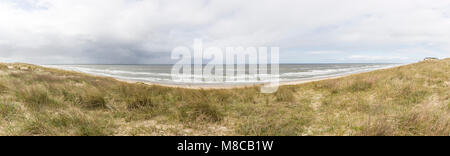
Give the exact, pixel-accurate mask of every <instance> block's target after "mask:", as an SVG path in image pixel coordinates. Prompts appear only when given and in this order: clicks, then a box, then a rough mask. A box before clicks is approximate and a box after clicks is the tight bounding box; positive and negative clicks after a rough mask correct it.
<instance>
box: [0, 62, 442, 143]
mask: <svg viewBox="0 0 450 156" xmlns="http://www.w3.org/2000/svg"><path fill="white" fill-rule="evenodd" d="M449 85H450V59H445V60H439V61H427V62H420V63H416V64H411V65H407V66H401V67H397V68H392V69H385V70H378V71H373V72H369V73H362V74H356V75H351V76H347V77H343V78H338V79H330V80H323V81H318V82H312V83H305V84H300V85H292V86H282V87H280V89H279V91H278V92H277V93H274V94H262V93H260V92H259V88H258V87H249V88H244V89H217V90H193V89H182V88H169V87H161V86H150V85H145V84H140V83H135V84H132V83H126V82H121V81H117V80H114V79H112V78H105V77H95V76H90V75H86V74H82V73H76V72H70V71H63V70H56V69H49V68H44V67H39V66H34V65H29V64H0V135H88V136H92V135H94V136H97V135H445V136H448V135H450V87H449Z"/></svg>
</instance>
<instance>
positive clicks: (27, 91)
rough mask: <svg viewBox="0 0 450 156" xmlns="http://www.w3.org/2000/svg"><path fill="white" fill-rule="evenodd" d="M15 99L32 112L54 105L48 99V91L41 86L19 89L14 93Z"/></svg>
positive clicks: (52, 101) (49, 98) (51, 100)
mask: <svg viewBox="0 0 450 156" xmlns="http://www.w3.org/2000/svg"><path fill="white" fill-rule="evenodd" d="M16 97H17V98H18V99H19V101H23V102H24V103H25V104H26V106H27V107H28V108H31V109H33V110H40V109H41V108H43V107H46V106H49V105H53V104H55V103H56V101H55V100H54V99H52V98H51V97H50V95H49V92H48V90H47V89H46V88H45V87H43V86H30V87H25V88H22V89H19V90H18V91H17V92H16Z"/></svg>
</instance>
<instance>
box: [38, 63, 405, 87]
mask: <svg viewBox="0 0 450 156" xmlns="http://www.w3.org/2000/svg"><path fill="white" fill-rule="evenodd" d="M397 65H398V64H316V65H314V64H313V65H301V64H300V65H280V75H264V76H274V77H279V79H280V81H285V82H286V81H298V80H305V79H319V78H326V77H333V76H341V75H346V74H353V73H360V72H367V71H372V70H377V69H383V68H389V67H393V66H397ZM45 66H46V67H51V68H59V69H64V70H71V71H77V72H83V73H88V74H93V75H99V76H108V77H114V78H118V79H124V80H133V81H143V82H154V83H165V84H176V83H177V82H175V81H173V80H172V75H171V74H170V69H171V66H170V65H45ZM260 76H261V75H248V74H246V75H235V76H231V77H230V76H228V77H226V76H216V77H214V76H211V77H204V76H203V75H194V74H192V75H175V77H179V78H193V81H192V82H189V83H192V84H206V85H207V84H220V83H224V84H227V83H228V84H241V83H242V84H254V83H261V81H259V79H258V77H260ZM211 78H213V79H216V80H217V79H221V78H223V79H225V78H227V79H230V78H231V79H233V81H232V82H226V81H225V82H217V81H206V80H207V79H211ZM251 80H253V81H251Z"/></svg>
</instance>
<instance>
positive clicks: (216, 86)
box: [105, 63, 413, 90]
mask: <svg viewBox="0 0 450 156" xmlns="http://www.w3.org/2000/svg"><path fill="white" fill-rule="evenodd" d="M410 64H413V63H408V64H399V65H396V66H392V67H386V68H381V69H375V70H371V71H365V72H357V73H348V74H342V75H334V76H330V77H323V78H312V79H306V80H297V81H289V82H279V86H290V85H299V84H305V83H311V82H318V81H324V80H333V79H339V78H343V77H348V76H352V75H357V74H363V73H369V72H373V71H379V70H386V69H393V68H398V67H402V66H406V65H410ZM105 77H108V76H105ZM109 78H114V79H116V80H117V81H121V82H126V83H140V84H146V85H153V86H161V87H170V88H181V89H194V90H218V89H241V88H250V87H258V86H262V85H264V84H242V85H205V86H203V85H188V84H186V85H179V84H162V83H154V82H143V81H133V80H126V79H119V78H115V77H109Z"/></svg>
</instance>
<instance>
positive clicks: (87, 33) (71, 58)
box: [0, 0, 450, 64]
mask: <svg viewBox="0 0 450 156" xmlns="http://www.w3.org/2000/svg"><path fill="white" fill-rule="evenodd" d="M195 38H201V39H203V41H204V44H205V46H219V47H226V46H279V47H280V48H281V62H282V63H312V62H315V63H330V62H342V63H355V62H414V61H417V60H420V59H423V58H424V57H427V56H432V57H441V58H442V57H450V1H449V0H0V61H2V62H28V63H38V64H85V63H91V64H96V63H97V64H105V63H106V64H111V63H113V64H114V63H126V64H151V63H169V62H171V61H170V59H169V56H170V52H171V50H172V49H173V48H174V47H177V46H190V45H191V44H192V43H193V40H194V39H195ZM172 62H173V61H172Z"/></svg>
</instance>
